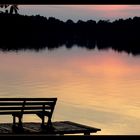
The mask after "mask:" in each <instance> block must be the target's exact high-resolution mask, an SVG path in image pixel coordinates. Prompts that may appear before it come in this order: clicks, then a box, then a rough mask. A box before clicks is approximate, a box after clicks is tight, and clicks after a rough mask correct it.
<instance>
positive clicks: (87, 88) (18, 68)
mask: <svg viewBox="0 0 140 140" xmlns="http://www.w3.org/2000/svg"><path fill="white" fill-rule="evenodd" d="M0 60H1V63H0V97H58V102H57V105H56V108H55V112H54V116H53V120H55V121H56V120H71V121H74V122H79V123H83V124H87V125H90V126H95V127H99V128H101V129H102V131H101V132H98V134H139V127H140V126H139V124H140V113H139V110H140V95H139V92H140V76H139V72H140V65H139V62H140V57H133V56H131V55H128V54H127V53H125V52H122V53H117V52H115V51H113V50H112V49H108V50H104V51H103V50H102V51H99V50H98V49H97V48H95V49H94V50H90V51H89V50H87V49H85V48H80V47H77V46H73V47H72V48H71V49H69V50H68V49H67V48H66V47H65V46H61V47H60V48H59V49H55V50H54V51H49V50H48V49H45V50H44V51H39V52H38V53H35V52H34V51H18V52H13V51H12V52H7V53H3V52H0ZM0 117H1V118H2V120H4V121H10V120H9V119H8V117H7V119H6V117H2V116H0ZM33 119H34V121H40V120H39V119H38V118H37V117H36V116H33V117H32V116H30V115H27V116H25V118H24V121H33ZM11 121H12V117H11ZM132 126H133V127H132Z"/></svg>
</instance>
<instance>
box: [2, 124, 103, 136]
mask: <svg viewBox="0 0 140 140" xmlns="http://www.w3.org/2000/svg"><path fill="white" fill-rule="evenodd" d="M97 131H101V129H99V128H94V127H90V126H86V125H82V124H79V123H74V122H71V121H59V122H53V129H51V130H48V129H45V128H43V129H42V128H41V124H40V123H35V122H26V123H23V129H22V130H20V129H18V128H17V129H15V130H13V129H12V123H1V124H0V135H17V134H18V135H20V134H28V135H66V134H68V135H73V134H82V135H91V133H96V132H97Z"/></svg>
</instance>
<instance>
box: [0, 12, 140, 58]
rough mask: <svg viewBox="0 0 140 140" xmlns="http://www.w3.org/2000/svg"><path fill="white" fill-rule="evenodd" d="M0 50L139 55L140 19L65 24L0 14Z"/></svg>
mask: <svg viewBox="0 0 140 140" xmlns="http://www.w3.org/2000/svg"><path fill="white" fill-rule="evenodd" d="M0 27H1V31H0V48H1V49H2V50H12V49H13V50H14V49H16V50H19V49H35V50H39V49H42V48H46V47H47V48H48V49H53V48H57V47H59V46H61V45H63V44H65V45H66V47H68V48H71V47H72V46H73V45H75V44H76V45H78V46H80V47H86V48H88V49H94V48H95V46H97V47H98V49H105V48H109V47H111V48H113V49H114V50H117V51H126V52H127V53H132V54H134V55H136V54H140V36H139V34H140V17H134V18H128V19H119V20H115V21H113V22H110V21H108V20H100V21H98V22H96V21H94V20H88V21H82V20H79V21H78V22H76V23H75V22H73V21H72V20H67V21H66V22H64V21H61V20H59V19H56V18H54V17H49V18H46V17H43V16H40V15H36V16H25V15H18V14H6V13H0Z"/></svg>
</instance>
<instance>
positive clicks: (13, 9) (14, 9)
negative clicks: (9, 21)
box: [10, 4, 19, 14]
mask: <svg viewBox="0 0 140 140" xmlns="http://www.w3.org/2000/svg"><path fill="white" fill-rule="evenodd" d="M18 10H19V9H18V5H17V4H12V5H10V14H13V13H15V14H18Z"/></svg>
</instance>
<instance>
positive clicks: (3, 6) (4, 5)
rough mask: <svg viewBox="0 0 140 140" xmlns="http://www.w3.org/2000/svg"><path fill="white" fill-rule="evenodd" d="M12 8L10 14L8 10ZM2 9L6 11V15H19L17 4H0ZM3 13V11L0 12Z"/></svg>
mask: <svg viewBox="0 0 140 140" xmlns="http://www.w3.org/2000/svg"><path fill="white" fill-rule="evenodd" d="M9 7H10V10H9V12H8V9H7V8H9ZM0 8H4V9H5V13H10V14H13V13H15V14H18V10H19V8H18V5H17V4H12V5H9V4H0ZM0 12H2V11H0Z"/></svg>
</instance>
